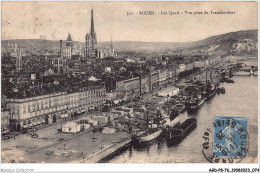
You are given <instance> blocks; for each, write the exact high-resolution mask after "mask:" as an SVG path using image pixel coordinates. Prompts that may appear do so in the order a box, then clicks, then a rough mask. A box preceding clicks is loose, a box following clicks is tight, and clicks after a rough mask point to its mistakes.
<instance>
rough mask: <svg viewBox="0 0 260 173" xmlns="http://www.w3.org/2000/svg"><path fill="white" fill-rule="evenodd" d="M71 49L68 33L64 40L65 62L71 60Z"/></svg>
mask: <svg viewBox="0 0 260 173" xmlns="http://www.w3.org/2000/svg"><path fill="white" fill-rule="evenodd" d="M72 49H73V43H72V39H71V36H70V33H69V34H68V38H67V40H66V56H65V57H66V60H68V59H71V56H72Z"/></svg>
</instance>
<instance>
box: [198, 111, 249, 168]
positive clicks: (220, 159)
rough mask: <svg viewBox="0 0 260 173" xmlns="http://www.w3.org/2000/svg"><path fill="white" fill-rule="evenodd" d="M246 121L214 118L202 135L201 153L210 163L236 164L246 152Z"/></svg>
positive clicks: (239, 118)
mask: <svg viewBox="0 0 260 173" xmlns="http://www.w3.org/2000/svg"><path fill="white" fill-rule="evenodd" d="M247 124H248V119H247V118H246V117H230V116H225V117H224V116H215V118H214V122H213V128H212V127H209V128H207V129H206V130H205V132H204V133H203V137H202V138H203V144H202V153H203V155H204V157H205V158H206V159H207V160H208V161H209V162H210V163H238V162H241V160H242V159H243V158H245V157H246V154H247V151H248V149H247V148H248V133H247Z"/></svg>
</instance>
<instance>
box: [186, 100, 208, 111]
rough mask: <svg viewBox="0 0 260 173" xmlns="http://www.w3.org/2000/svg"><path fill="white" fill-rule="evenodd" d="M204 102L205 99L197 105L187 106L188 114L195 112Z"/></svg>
mask: <svg viewBox="0 0 260 173" xmlns="http://www.w3.org/2000/svg"><path fill="white" fill-rule="evenodd" d="M204 102H205V98H203V99H201V100H200V101H199V103H198V104H197V105H194V106H192V105H191V106H189V107H188V112H194V111H197V110H198V109H199V108H200V107H201V106H202V105H203V104H204Z"/></svg>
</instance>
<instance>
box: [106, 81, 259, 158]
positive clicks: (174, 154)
mask: <svg viewBox="0 0 260 173" xmlns="http://www.w3.org/2000/svg"><path fill="white" fill-rule="evenodd" d="M233 80H234V81H235V83H233V84H232V83H222V84H221V86H223V87H225V89H226V93H225V94H220V95H217V94H216V95H215V96H214V97H213V98H212V99H211V100H209V101H206V102H205V103H204V105H203V106H202V107H201V108H200V109H199V110H198V111H197V112H196V113H194V114H188V113H187V112H185V113H183V114H181V122H183V121H184V120H186V119H187V118H191V117H195V118H197V128H196V129H195V130H193V131H192V132H191V133H190V134H189V135H188V136H187V137H186V138H185V139H184V140H183V141H182V142H181V143H180V144H178V145H176V146H167V145H166V142H165V141H164V139H163V138H158V139H157V140H155V141H152V142H151V143H148V144H146V145H144V146H141V147H140V146H138V147H137V146H130V147H127V148H126V149H125V150H123V151H121V152H118V153H116V154H115V155H113V156H112V157H110V158H107V159H105V160H103V161H102V162H106V163H165V162H166V163H169V162H171V163H208V161H207V160H206V159H205V157H204V156H203V154H202V143H203V142H204V140H203V138H202V136H203V133H204V132H205V131H206V129H207V128H208V127H212V128H213V126H212V122H213V119H214V116H217V115H223V116H225V115H226V116H246V117H248V121H249V125H248V134H249V145H248V154H247V157H246V158H244V159H243V160H242V163H252V162H254V159H256V158H257V153H258V149H257V148H258V147H257V146H258V143H257V141H258V139H257V138H258V137H257V136H258V135H257V134H258V104H257V102H258V98H257V95H258V91H257V86H258V79H257V76H235V77H233Z"/></svg>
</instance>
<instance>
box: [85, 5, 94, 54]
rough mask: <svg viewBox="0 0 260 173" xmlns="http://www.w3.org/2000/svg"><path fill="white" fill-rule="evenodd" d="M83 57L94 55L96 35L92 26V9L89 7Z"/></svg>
mask: <svg viewBox="0 0 260 173" xmlns="http://www.w3.org/2000/svg"><path fill="white" fill-rule="evenodd" d="M85 40H86V41H85V58H87V57H92V56H95V45H96V44H97V35H96V32H95V28H94V17H93V9H91V25H90V33H89V34H86V38H85Z"/></svg>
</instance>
